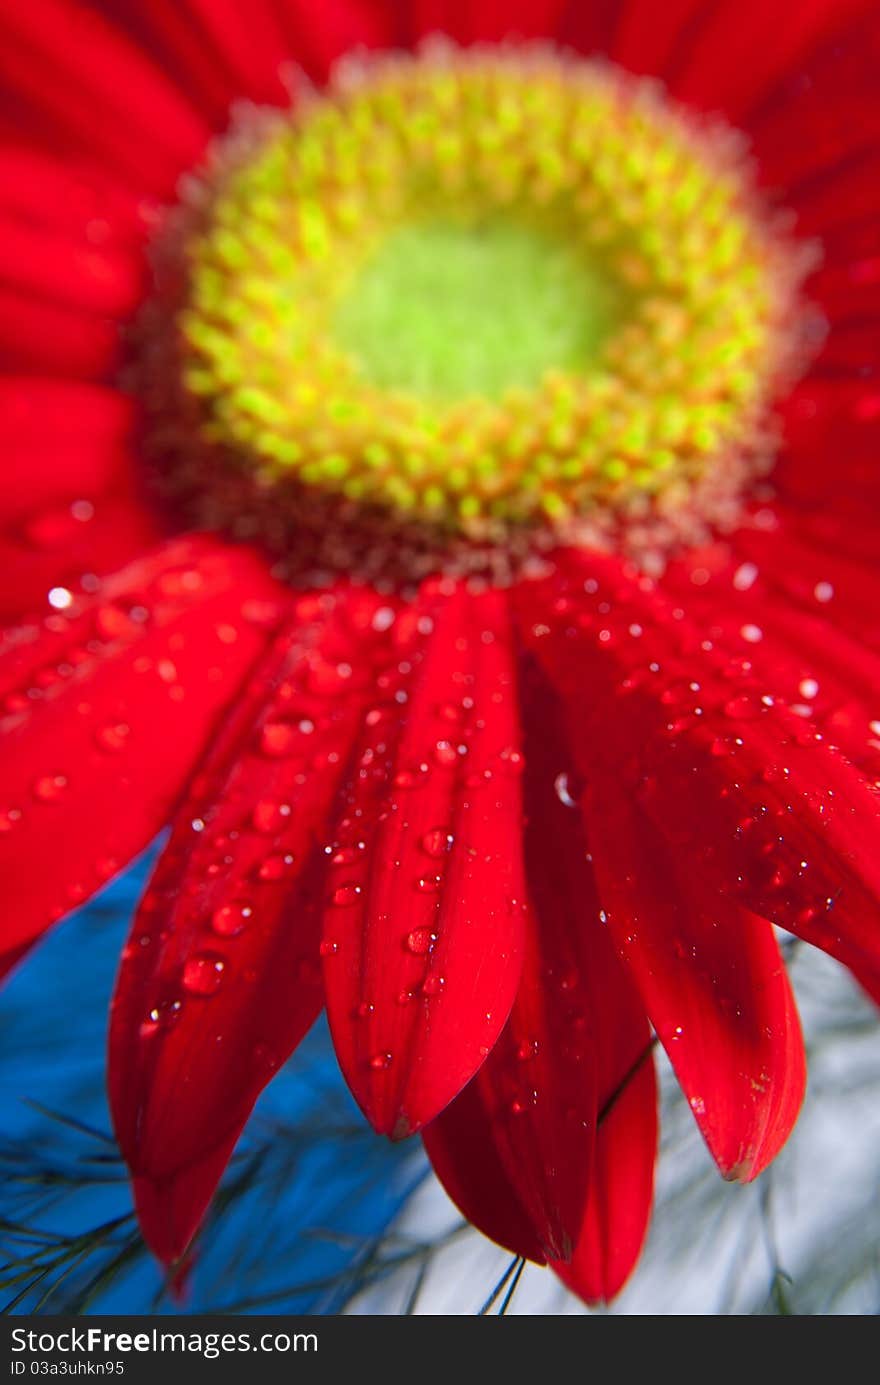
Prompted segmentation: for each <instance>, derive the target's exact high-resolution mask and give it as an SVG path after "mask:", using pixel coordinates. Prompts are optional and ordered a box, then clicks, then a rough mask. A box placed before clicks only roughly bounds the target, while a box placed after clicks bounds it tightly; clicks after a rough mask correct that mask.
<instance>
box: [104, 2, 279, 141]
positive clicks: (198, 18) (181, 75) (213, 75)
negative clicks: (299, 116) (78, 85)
mask: <svg viewBox="0 0 880 1385" xmlns="http://www.w3.org/2000/svg"><path fill="white" fill-rule="evenodd" d="M274 9H275V7H274V6H272V5H268V4H259V5H252V6H250V7H249V8H248V10H247V11H245V10H244V9H243V8H242V6H241V5H240V4H239V3H237V0H190V2H189V3H188V4H186V5H179V4H175V3H174V0H147V3H143V0H122V3H120V0H116V4H115V5H114V6H113V17H114V18H115V19H117V20H118V21H119V22H121V23H122V24H124V25H125V26H126V27H127V28H128V29H130V30H131V32H132V33H133V34H134V35H135V37H136V38H137V39H139V40H140V41H141V42H142V43H143V45H144V46H145V47H146V48H147V49H148V50H152V51H153V52H155V54H156V56H157V58H158V59H159V62H160V66H161V69H162V70H163V71H166V72H171V73H172V74H173V76H174V78H175V79H176V82H177V85H178V87H179V88H180V90H181V91H185V92H186V93H187V96H188V97H189V99H190V100H193V101H195V102H196V103H197V104H198V106H199V108H200V110H202V111H204V113H205V115H206V116H207V117H208V118H209V119H211V121H212V123H214V124H216V125H217V126H218V127H222V126H224V125H225V124H226V122H227V120H228V116H229V107H230V104H231V103H232V102H233V101H235V100H241V99H243V98H244V99H247V100H249V101H255V102H260V103H264V104H265V103H267V102H271V103H276V104H286V99H287V93H286V91H285V88H284V87H283V85H282V83H281V79H280V74H281V68H282V66H283V65H284V64H285V63H289V62H290V61H291V60H293V59H295V54H291V52H290V50H289V48H288V46H287V44H286V43H285V42H284V38H283V35H282V32H281V27H280V21H279V19H278V18H277V16H276V14H275V12H274Z"/></svg>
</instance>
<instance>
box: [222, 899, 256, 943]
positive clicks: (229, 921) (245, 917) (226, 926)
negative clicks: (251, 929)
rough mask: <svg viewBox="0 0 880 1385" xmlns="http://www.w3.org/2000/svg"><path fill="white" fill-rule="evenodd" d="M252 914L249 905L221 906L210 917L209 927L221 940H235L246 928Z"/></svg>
mask: <svg viewBox="0 0 880 1385" xmlns="http://www.w3.org/2000/svg"><path fill="white" fill-rule="evenodd" d="M253 912H254V911H253V909H252V908H251V906H250V905H249V904H223V905H221V906H220V908H219V909H215V910H214V912H213V914H212V915H211V927H212V928H213V930H214V932H215V933H218V934H219V935H220V937H221V938H235V937H237V936H238V934H239V933H243V932H244V930H245V929H246V928H247V925H248V921H249V919H250V918H251V916H252V915H253Z"/></svg>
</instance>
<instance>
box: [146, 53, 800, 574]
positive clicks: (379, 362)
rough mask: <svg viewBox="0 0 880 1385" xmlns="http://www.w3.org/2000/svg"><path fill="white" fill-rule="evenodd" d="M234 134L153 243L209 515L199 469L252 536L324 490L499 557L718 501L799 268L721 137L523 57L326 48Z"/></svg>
mask: <svg viewBox="0 0 880 1385" xmlns="http://www.w3.org/2000/svg"><path fill="white" fill-rule="evenodd" d="M252 124H253V125H254V128H252V129H250V131H247V130H245V131H244V132H243V133H240V135H239V138H238V141H237V142H236V141H234V140H233V141H231V142H230V143H229V144H227V145H226V146H223V147H221V150H220V151H219V154H218V156H217V158H216V160H215V162H216V168H215V169H214V170H213V171H212V172H211V174H210V176H209V178H208V180H206V181H205V182H204V183H202V184H200V185H199V189H198V193H199V195H198V196H197V197H196V198H195V199H194V203H193V207H194V210H193V209H191V213H190V216H189V220H188V222H187V223H186V224H185V228H184V232H183V234H182V239H181V240H180V241H179V242H178V244H177V246H176V254H177V256H178V257H179V256H180V254H181V245H182V257H183V264H184V268H185V271H186V277H185V288H184V290H183V293H182V295H179V296H178V298H177V299H176V301H175V304H174V310H173V316H174V330H173V341H174V350H175V353H176V356H177V369H178V378H179V382H180V387H179V388H178V389H177V391H176V392H175V395H174V399H173V401H172V402H171V404H170V405H169V401H168V399H167V398H164V399H163V400H162V402H161V405H160V413H161V414H162V415H163V430H162V431H163V437H164V438H165V441H166V443H167V439H168V437H169V433H170V434H173V433H174V431H175V430H174V426H173V425H174V421H175V417H176V419H177V421H178V422H183V423H184V424H185V428H186V433H187V437H188V443H187V448H188V458H189V473H188V474H189V483H190V484H191V486H192V489H193V490H194V491H200V492H201V493H203V494H204V493H206V492H207V491H208V490H211V489H212V488H213V498H212V499H211V500H209V502H208V506H207V513H208V514H209V515H211V516H214V517H216V516H219V517H220V518H223V515H222V512H223V508H224V501H223V487H222V485H221V486H220V487H219V488H218V486H217V484H216V483H217V481H218V476H217V468H218V467H219V468H223V469H227V470H228V481H229V484H228V486H227V496H228V502H229V504H228V507H229V508H231V509H232V511H233V515H238V516H241V514H242V512H243V510H244V511H247V510H248V509H249V508H250V509H252V510H253V513H254V514H256V513H257V511H258V510H260V509H261V507H262V510H263V512H264V518H262V519H259V520H257V519H253V520H252V521H251V523H252V526H253V525H256V527H257V528H265V523H264V519H265V510H266V508H267V507H268V508H269V509H273V508H274V510H275V512H276V513H275V520H274V523H275V527H276V529H277V530H278V533H279V535H280V533H281V531H282V530H284V532H285V533H287V529H286V528H285V525H284V524H282V523H281V521H280V518H279V514H278V507H279V506H281V508H282V509H283V510H284V511H285V513H287V512H288V511H289V518H290V520H291V523H293V522H294V521H295V519H296V516H297V513H299V514H300V516H301V517H302V516H305V515H307V514H308V513H309V511H310V509H312V510H314V509H315V505H316V502H317V510H318V511H320V509H321V502H322V501H332V502H333V503H334V504H335V505H336V506H337V507H338V506H339V505H341V506H342V507H343V509H344V511H345V513H346V514H348V515H349V516H350V515H351V514H353V513H357V514H360V515H363V516H367V517H372V523H373V528H374V530H375V528H376V526H377V525H378V526H379V527H380V528H381V527H382V526H383V525H384V526H385V528H386V531H387V530H389V529H390V530H392V531H393V530H394V529H395V527H398V528H399V529H400V532H401V533H403V532H407V533H409V534H410V535H411V534H413V533H426V534H427V533H430V535H431V538H430V541H426V544H425V545H423V546H427V547H428V548H431V549H433V548H436V547H437V545H439V546H440V547H442V546H443V545H444V544H452V545H453V546H454V545H459V546H461V545H462V544H464V545H474V546H476V547H477V548H481V547H485V546H487V545H489V546H491V545H502V546H504V545H507V546H511V545H512V546H513V547H516V544H517V542H518V536H521V535H522V534H523V533H524V532H525V533H528V534H534V533H543V534H546V533H547V531H548V530H550V531H552V532H553V533H554V534H558V533H563V534H565V533H566V531H567V530H570V529H571V528H572V527H574V529H575V530H578V529H579V531H580V532H581V533H583V532H586V533H587V534H588V535H589V534H595V535H599V534H601V533H602V532H607V531H608V530H609V529H610V528H614V527H619V525H620V524H621V522H622V521H623V519H624V518H625V517H626V516H632V515H635V516H637V517H639V519H640V520H641V521H644V519H645V516H646V515H647V514H648V512H651V513H652V514H659V515H666V516H670V515H674V514H675V513H677V512H682V513H686V514H688V513H691V512H692V511H693V510H694V507H695V506H696V508H697V509H699V508H700V504H699V498H700V496H703V497H704V499H705V498H706V497H708V498H709V502H707V505H704V506H703V508H704V509H707V508H708V509H710V510H711V508H712V503H714V504H715V506H716V509H717V511H718V514H723V510H724V505H725V504H726V503H727V501H728V499H729V496H730V494H732V493H735V492H736V491H738V490H739V489H740V488H741V486H742V481H743V475H744V473H749V472H751V471H753V470H755V469H756V468H757V469H760V467H761V465H762V464H763V442H764V435H763V428H764V420H765V419H766V413H767V408H768V403H769V401H770V399H771V398H772V395H773V393H774V392H775V391H776V390H777V389H778V387H779V382H780V376H781V374H782V373H784V372H785V371H786V370H787V369H788V368H789V367H790V365H791V357H792V352H793V347H792V318H793V302H794V301H795V299H796V291H797V285H798V282H799V280H800V278H801V276H802V274H803V271H804V262H803V259H802V257H800V256H797V255H795V256H793V255H792V250H791V246H790V245H789V244H787V243H786V242H785V240H784V238H782V237H781V236H779V235H778V233H777V232H776V231H775V230H773V229H771V228H768V225H767V224H766V222H765V221H763V220H762V219H761V218H760V217H759V216H758V215H757V214H756V211H755V200H754V197H753V195H752V193H751V191H750V188H749V184H748V178H747V176H746V171H745V169H744V165H743V162H742V156H741V153H740V151H739V149H738V147H734V146H733V144H732V142H731V138H730V134H729V132H727V131H724V132H719V131H717V130H715V131H712V132H706V131H701V130H699V129H697V128H696V127H695V125H694V124H693V122H692V121H690V120H689V119H688V118H686V117H685V116H684V115H683V114H682V113H681V112H680V111H679V110H677V109H675V108H673V107H671V106H670V105H669V104H668V103H666V102H665V101H664V100H663V99H662V97H661V95H660V94H659V93H658V91H657V89H656V88H655V87H654V86H652V85H649V84H646V83H644V82H638V81H636V80H634V79H630V78H628V77H626V76H624V75H623V74H621V73H619V72H617V71H615V70H614V69H610V68H607V67H603V66H600V65H598V64H595V63H585V62H579V61H575V60H573V59H571V60H570V59H567V58H564V57H560V56H559V55H557V54H554V53H552V52H548V51H546V50H529V49H520V50H498V49H496V50H472V51H470V52H458V51H451V50H447V49H442V50H437V49H434V50H431V51H429V52H426V53H424V54H423V55H422V56H420V57H409V58H403V57H399V56H395V57H392V58H384V59H375V58H373V59H370V60H369V61H366V60H365V61H363V62H358V63H349V64H348V65H345V66H343V67H342V68H341V69H340V70H339V71H338V72H337V73H336V75H335V77H334V81H333V83H332V85H331V87H330V89H329V90H328V91H327V92H326V93H324V94H322V95H316V94H314V93H311V94H309V95H308V96H307V97H306V98H305V99H303V100H301V101H299V102H297V104H296V105H295V106H294V108H293V109H292V110H291V111H289V112H283V113H272V114H268V113H264V114H261V117H260V119H259V120H258V121H256V122H252ZM434 267H436V270H435V268H434ZM493 332H494V336H493ZM169 408H170V410H171V415H172V417H171V418H169ZM169 425H172V426H171V427H170V429H169ZM172 450H173V451H176V452H180V450H181V449H180V446H179V445H174V444H173V445H172ZM195 458H197V459H198V460H194V459H195ZM206 458H209V459H210V461H209V463H208V467H209V470H210V471H211V472H212V473H213V476H211V475H209V474H208V473H207V472H206V470H205V466H206V460H205V459H206ZM245 480H246V485H245V489H244V490H243V489H242V486H241V485H240V484H239V483H241V482H244V481H245ZM248 486H249V487H252V490H253V504H252V505H249V503H248V502H247V500H245V499H243V496H244V495H245V491H246V489H247V487H248ZM712 497H715V500H714V501H712ZM212 507H213V508H212ZM232 517H233V516H232V515H228V516H226V520H227V522H228V521H229V520H230V519H231V518H232ZM709 518H710V519H715V518H717V515H709ZM245 522H246V523H247V522H248V521H245ZM288 537H289V535H288ZM287 541H288V540H287V539H285V540H284V542H287ZM278 542H279V546H283V544H282V543H281V540H280V538H279V540H278ZM419 543H421V541H419ZM417 546H418V545H417Z"/></svg>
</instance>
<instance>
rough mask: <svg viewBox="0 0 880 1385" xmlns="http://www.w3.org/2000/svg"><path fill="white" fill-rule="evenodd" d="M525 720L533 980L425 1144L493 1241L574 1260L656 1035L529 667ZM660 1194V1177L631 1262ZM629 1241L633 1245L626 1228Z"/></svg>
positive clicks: (554, 709)
mask: <svg viewBox="0 0 880 1385" xmlns="http://www.w3.org/2000/svg"><path fill="white" fill-rule="evenodd" d="M523 713H524V722H525V727H526V743H525V750H526V765H527V767H526V773H525V782H524V791H525V805H526V814H527V816H526V829H525V863H526V876H527V882H528V889H529V896H530V900H531V904H532V912H531V917H530V929H529V936H528V944H527V949H526V956H525V962H524V966H523V976H522V980H521V982H520V988H519V991H518V993H517V998H516V1001H515V1003H514V1007H513V1010H512V1012H511V1016H510V1019H509V1021H508V1023H507V1025H506V1026H505V1029H504V1031H503V1033H502V1035H501V1037H500V1038H499V1040H498V1042H497V1044H496V1045H495V1047H494V1048H493V1050H492V1052H491V1054H490V1055H489V1057H488V1058H487V1060H486V1062H485V1063H484V1065H483V1066H482V1068H480V1070H479V1072H478V1073H477V1075H476V1077H475V1078H474V1079H473V1080H472V1081H471V1082H470V1083H469V1085H468V1086H467V1087H466V1088H465V1090H464V1091H463V1092H462V1093H461V1095H460V1096H459V1097H457V1098H456V1100H455V1101H454V1102H453V1103H452V1105H451V1106H449V1107H448V1108H447V1109H446V1111H444V1112H443V1113H442V1114H441V1115H440V1116H439V1117H438V1119H437V1120H436V1121H434V1122H433V1123H432V1125H431V1126H429V1127H428V1129H427V1130H426V1131H425V1145H426V1148H427V1150H428V1153H429V1155H430V1157H431V1160H432V1162H433V1163H434V1166H435V1169H436V1171H437V1173H438V1175H439V1177H440V1178H441V1180H442V1181H443V1183H444V1185H445V1186H446V1188H447V1191H448V1192H449V1194H450V1196H451V1197H452V1198H453V1199H454V1200H455V1201H456V1202H457V1203H458V1205H459V1206H460V1207H461V1208H462V1210H463V1211H464V1212H465V1214H466V1215H467V1217H468V1218H469V1220H471V1221H473V1222H474V1224H475V1225H477V1226H478V1227H479V1228H480V1229H481V1230H482V1231H483V1232H484V1233H485V1234H486V1235H488V1236H490V1237H491V1238H492V1239H493V1240H498V1241H500V1242H501V1243H502V1244H503V1245H505V1246H507V1247H508V1248H509V1249H511V1250H513V1251H514V1252H515V1253H517V1254H523V1255H526V1256H528V1258H530V1259H535V1258H538V1259H539V1260H540V1261H543V1260H544V1259H545V1258H550V1259H558V1260H560V1261H562V1260H569V1259H571V1258H572V1256H573V1255H574V1254H575V1248H576V1247H578V1248H579V1247H580V1243H581V1240H582V1239H583V1237H584V1236H585V1235H586V1236H587V1237H588V1239H589V1240H590V1243H591V1244H593V1243H597V1241H596V1238H597V1234H598V1231H599V1230H600V1229H602V1233H603V1237H604V1236H605V1229H604V1223H601V1226H600V1223H596V1225H595V1226H594V1222H595V1220H596V1213H595V1211H594V1212H592V1213H590V1214H589V1215H590V1220H589V1221H588V1222H587V1223H586V1225H587V1227H588V1230H587V1231H586V1232H585V1231H584V1229H583V1228H584V1225H585V1218H586V1217H587V1211H586V1208H587V1204H588V1201H589V1202H592V1203H593V1204H595V1202H596V1198H597V1196H599V1195H601V1198H602V1199H603V1200H604V1199H607V1197H608V1196H609V1188H608V1170H607V1169H605V1167H604V1166H603V1167H602V1168H600V1170H599V1176H600V1177H601V1179H602V1184H601V1189H600V1193H599V1194H597V1192H596V1191H594V1190H593V1175H594V1170H593V1146H594V1139H595V1135H596V1126H597V1116H598V1113H599V1111H600V1109H602V1108H604V1106H605V1105H606V1104H607V1102H608V1101H609V1099H610V1096H611V1094H612V1093H613V1092H614V1091H616V1090H617V1088H618V1087H619V1085H620V1083H621V1081H622V1080H624V1079H625V1078H626V1077H627V1075H628V1074H629V1073H630V1070H631V1069H632V1067H633V1065H634V1064H635V1063H637V1062H638V1061H639V1059H640V1058H641V1057H642V1055H643V1054H644V1052H645V1050H646V1046H647V1044H648V1041H649V1031H648V1026H647V1023H646V1020H645V1016H644V1011H643V1009H642V1006H641V1004H640V1002H639V999H638V996H637V994H636V992H635V990H634V988H633V987H632V985H631V983H630V982H629V980H628V978H627V976H626V974H625V972H624V970H623V969H622V968H621V967H620V965H619V963H618V962H617V960H616V958H615V956H614V952H613V949H612V947H611V944H610V942H609V939H608V936H607V931H606V929H605V928H604V927H603V925H602V923H601V921H600V914H599V900H598V897H597V893H596V884H595V881H594V878H593V872H592V868H591V866H590V859H591V858H590V855H589V854H588V852H587V842H586V839H585V837H584V833H583V827H582V824H581V819H580V814H579V813H578V811H577V805H576V804H575V803H574V801H573V800H572V799H571V798H570V794H569V779H571V781H572V784H573V783H574V775H573V774H572V772H571V758H570V754H569V752H568V750H567V748H566V746H565V743H564V740H563V738H562V736H561V734H560V727H561V716H560V709H559V707H558V706H557V704H556V701H555V699H554V698H553V697H552V695H551V694H549V692H548V690H547V688H546V687H545V686H544V685H543V681H542V680H541V679H539V678H537V677H536V676H535V672H534V670H531V669H528V670H526V672H525V675H524V680H523ZM649 1066H650V1065H649ZM655 1144H656V1138H655V1135H654V1134H653V1133H651V1135H650V1138H649V1140H648V1148H647V1158H645V1155H644V1154H642V1155H641V1156H640V1157H639V1159H638V1160H636V1161H635V1162H636V1164H637V1166H638V1168H639V1169H640V1170H641V1169H643V1168H644V1167H645V1166H647V1169H648V1171H649V1173H650V1170H651V1168H652V1166H653V1159H654V1150H655ZM650 1188H651V1179H650V1177H649V1178H648V1181H647V1189H648V1194H649V1196H648V1202H647V1204H646V1205H642V1204H640V1208H641V1230H640V1234H639V1237H638V1240H637V1242H636V1244H635V1246H634V1248H633V1258H634V1257H635V1254H636V1253H637V1250H638V1247H639V1246H640V1245H641V1238H642V1235H643V1234H644V1226H645V1224H646V1219H647V1214H648V1211H649V1208H650ZM487 1189H491V1190H492V1191H491V1196H489V1197H488V1200H487ZM624 1222H625V1226H626V1225H628V1223H627V1221H626V1218H624ZM524 1227H526V1228H528V1232H527V1233H526V1232H524V1229H523V1228H524ZM608 1234H609V1235H611V1236H612V1238H613V1237H615V1236H616V1235H617V1232H616V1230H615V1228H613V1227H612V1228H611V1229H610V1231H609V1232H608ZM621 1239H622V1240H623V1241H624V1242H627V1243H629V1242H630V1241H631V1240H632V1237H631V1236H629V1235H628V1234H627V1233H626V1232H625V1231H624V1232H623V1233H621ZM600 1240H601V1238H600ZM602 1243H604V1241H603V1242H602ZM597 1244H598V1243H597ZM615 1244H616V1241H615ZM536 1246H537V1247H538V1248H539V1249H540V1252H541V1254H540V1256H538V1257H536V1255H535V1247H536ZM577 1255H578V1257H580V1255H581V1251H580V1249H578V1251H577ZM631 1264H632V1262H630V1263H629V1264H628V1265H627V1272H628V1270H629V1268H631Z"/></svg>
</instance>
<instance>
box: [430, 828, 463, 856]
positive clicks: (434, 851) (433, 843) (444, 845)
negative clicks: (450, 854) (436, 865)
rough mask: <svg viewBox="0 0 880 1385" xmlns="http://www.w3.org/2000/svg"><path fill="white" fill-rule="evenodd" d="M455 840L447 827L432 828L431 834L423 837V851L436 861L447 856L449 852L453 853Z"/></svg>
mask: <svg viewBox="0 0 880 1385" xmlns="http://www.w3.org/2000/svg"><path fill="white" fill-rule="evenodd" d="M454 841H455V838H454V836H453V834H452V833H451V832H449V831H448V830H447V829H446V828H445V827H432V828H431V830H430V832H426V833H425V835H424V836H423V837H422V850H423V851H424V852H425V854H426V855H427V856H432V857H434V858H435V859H436V858H437V857H439V856H445V855H446V853H447V851H451V849H452V844H453V842H454Z"/></svg>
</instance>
